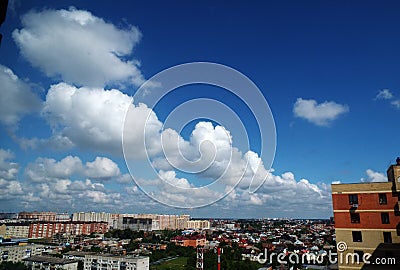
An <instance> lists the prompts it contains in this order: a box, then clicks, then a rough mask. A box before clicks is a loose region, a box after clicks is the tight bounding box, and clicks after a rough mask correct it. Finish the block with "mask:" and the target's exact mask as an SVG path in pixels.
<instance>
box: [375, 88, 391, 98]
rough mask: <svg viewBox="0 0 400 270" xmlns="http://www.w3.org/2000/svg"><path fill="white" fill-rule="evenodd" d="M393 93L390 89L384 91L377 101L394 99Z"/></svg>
mask: <svg viewBox="0 0 400 270" xmlns="http://www.w3.org/2000/svg"><path fill="white" fill-rule="evenodd" d="M392 98H393V93H392V92H391V91H390V90H389V89H382V90H381V91H379V92H378V94H377V95H376V97H375V99H392Z"/></svg>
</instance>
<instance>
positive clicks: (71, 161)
mask: <svg viewBox="0 0 400 270" xmlns="http://www.w3.org/2000/svg"><path fill="white" fill-rule="evenodd" d="M25 175H26V176H27V177H28V179H29V180H30V181H32V182H50V181H53V180H57V179H58V180H62V179H68V178H71V177H72V176H78V177H89V178H91V179H98V180H107V179H110V178H112V177H119V176H120V170H119V168H118V165H117V164H116V163H115V162H114V161H112V160H111V159H109V158H106V157H96V159H95V160H94V161H93V162H86V164H83V163H82V161H81V159H80V158H79V157H73V156H67V157H65V158H63V159H62V160H60V161H56V160H55V159H50V158H42V157H39V158H37V159H36V160H35V162H33V163H30V164H28V166H27V167H26V169H25Z"/></svg>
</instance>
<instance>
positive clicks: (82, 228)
mask: <svg viewBox="0 0 400 270" xmlns="http://www.w3.org/2000/svg"><path fill="white" fill-rule="evenodd" d="M107 231H108V223H107V222H81V221H70V222H50V221H49V222H46V221H38V222H32V223H31V224H30V225H29V236H28V237H29V238H42V237H43V238H50V237H52V236H53V235H54V234H57V233H66V234H69V235H82V234H85V235H89V234H91V233H106V232H107Z"/></svg>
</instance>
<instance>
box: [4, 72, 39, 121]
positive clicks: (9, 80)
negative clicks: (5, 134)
mask: <svg viewBox="0 0 400 270" xmlns="http://www.w3.org/2000/svg"><path fill="white" fill-rule="evenodd" d="M0 85H1V99H0V122H2V123H4V124H6V125H8V126H15V125H16V124H17V123H18V121H19V120H20V119H21V117H22V116H23V115H25V114H28V113H31V112H36V111H39V109H40V107H41V100H40V99H39V98H38V97H37V96H36V95H35V94H34V93H33V92H32V91H31V86H30V85H29V84H28V83H26V82H24V81H22V80H21V79H19V78H18V76H17V75H15V74H14V72H13V71H12V70H11V69H9V68H7V67H5V66H3V65H0Z"/></svg>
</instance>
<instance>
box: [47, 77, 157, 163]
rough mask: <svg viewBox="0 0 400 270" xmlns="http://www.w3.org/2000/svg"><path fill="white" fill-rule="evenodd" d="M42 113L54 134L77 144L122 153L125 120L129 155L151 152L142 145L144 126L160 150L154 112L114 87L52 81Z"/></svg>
mask: <svg viewBox="0 0 400 270" xmlns="http://www.w3.org/2000/svg"><path fill="white" fill-rule="evenodd" d="M128 108H129V111H128ZM127 111H128V113H127ZM42 114H43V116H44V117H45V118H46V119H47V121H48V122H49V123H50V125H51V126H52V128H53V134H54V135H58V136H61V137H63V138H64V137H65V138H68V140H69V141H71V142H72V143H73V144H74V145H76V146H78V147H81V148H89V149H95V150H96V151H100V152H107V153H112V154H115V155H122V148H121V145H122V140H121V139H122V134H123V128H124V123H125V121H126V129H125V131H126V133H125V135H126V136H125V137H126V141H127V144H128V145H129V146H130V147H131V148H132V149H135V151H132V152H131V153H128V154H129V155H133V156H135V157H138V158H143V157H146V151H148V152H150V153H151V152H152V149H151V148H152V147H148V148H147V149H144V146H143V141H144V130H146V134H147V136H148V137H149V138H151V139H154V142H158V146H157V147H155V146H154V149H155V150H154V151H156V152H157V151H159V150H160V146H159V143H160V142H159V141H160V140H159V136H160V130H161V127H162V123H161V122H160V121H159V120H158V119H157V116H156V114H155V113H154V112H153V111H152V110H151V109H150V108H148V107H147V106H146V105H145V104H139V105H137V106H135V105H133V104H132V98H131V97H129V96H128V95H125V94H123V93H122V92H120V91H118V90H116V89H111V90H104V89H100V88H86V87H82V88H77V87H75V86H71V85H69V84H66V83H59V84H56V85H52V86H51V87H50V89H49V91H48V93H47V96H46V101H45V103H44V108H43V111H42ZM126 114H127V117H126V119H125V115H126ZM146 121H147V125H145V124H146ZM150 145H152V144H151V143H150Z"/></svg>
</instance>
